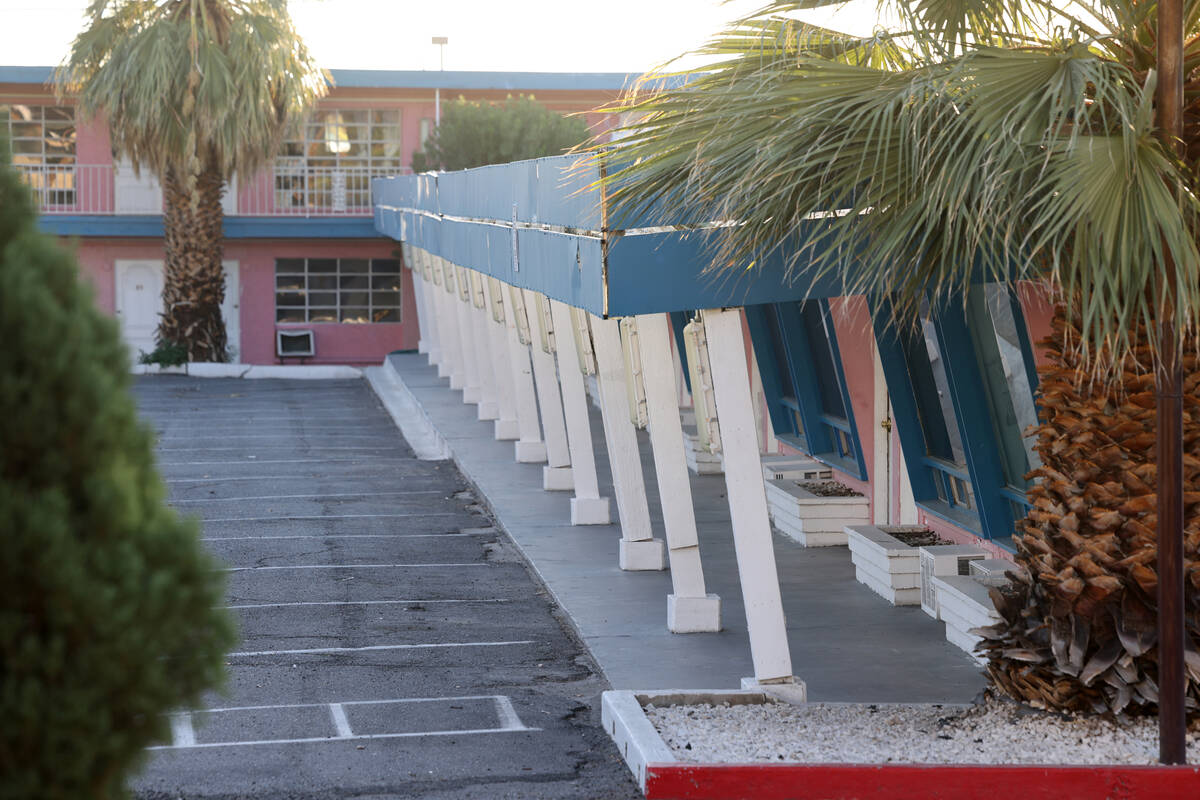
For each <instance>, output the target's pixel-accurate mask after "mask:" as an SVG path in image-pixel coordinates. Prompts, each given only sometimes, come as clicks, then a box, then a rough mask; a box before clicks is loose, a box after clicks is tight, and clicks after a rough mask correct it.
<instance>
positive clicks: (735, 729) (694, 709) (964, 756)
mask: <svg viewBox="0 0 1200 800" xmlns="http://www.w3.org/2000/svg"><path fill="white" fill-rule="evenodd" d="M646 716H647V717H649V719H650V721H651V722H652V723H653V724H654V726H655V727H656V728H658V731H659V733H660V734H661V736H662V738H663V740H664V741H665V742H666V743H667V745H668V746H670V748H671V750H672V751H673V752H674V753H675V756H676V757H677V758H679V759H680V760H681V761H693V762H705V763H748V762H757V761H771V762H775V763H779V762H781V761H793V762H797V761H798V762H804V763H837V762H840V763H850V764H881V763H888V762H892V763H921V764H1154V763H1157V761H1158V720H1157V719H1156V718H1154V717H1143V718H1138V719H1132V720H1125V721H1122V722H1109V721H1105V720H1100V719H1087V718H1084V717H1066V716H1060V715H1057V714H1050V713H1045V712H1040V711H1034V710H1032V709H1026V708H1023V707H1020V706H1017V705H1016V704H1014V703H1010V702H1007V701H999V700H990V701H988V702H987V703H985V704H983V705H978V706H973V707H970V708H962V707H961V706H931V705H889V704H862V705H859V704H851V703H829V704H825V703H809V704H807V705H790V704H787V703H766V704H761V705H733V706H731V705H720V706H712V705H689V706H667V707H663V708H655V707H654V706H653V705H650V706H648V707H647V708H646ZM1187 752H1188V762H1189V763H1191V764H1195V763H1197V762H1200V723H1194V724H1193V725H1192V726H1191V728H1190V729H1189V732H1188V750H1187Z"/></svg>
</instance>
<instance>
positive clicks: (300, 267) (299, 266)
mask: <svg viewBox="0 0 1200 800" xmlns="http://www.w3.org/2000/svg"><path fill="white" fill-rule="evenodd" d="M284 273H300V274H303V273H304V259H303V258H277V259H275V274H276V275H280V274H284Z"/></svg>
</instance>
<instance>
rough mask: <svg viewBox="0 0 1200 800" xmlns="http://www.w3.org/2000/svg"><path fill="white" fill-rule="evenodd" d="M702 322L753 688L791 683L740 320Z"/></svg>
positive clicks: (718, 313)
mask: <svg viewBox="0 0 1200 800" xmlns="http://www.w3.org/2000/svg"><path fill="white" fill-rule="evenodd" d="M703 319H704V327H705V333H706V338H707V340H708V356H709V361H710V362H711V363H710V366H711V367H712V380H713V393H714V394H715V395H716V404H717V416H718V418H719V419H720V421H721V446H722V448H723V449H724V453H725V487H726V494H727V495H728V497H729V516H730V521H731V523H732V527H733V544H734V551H735V553H736V556H737V564H738V577H739V579H740V580H741V584H742V600H743V602H744V604H745V606H746V627H747V628H748V629H749V633H750V656H751V658H752V660H753V661H754V679H753V680H752V681H751V682H752V683H753V682H757V683H758V684H790V683H796V679H795V677H794V676H793V675H792V658H791V654H790V652H789V649H788V640H787V627H786V625H785V623H784V617H783V600H782V597H781V596H780V591H779V573H778V571H777V570H776V567H775V550H774V547H773V543H772V541H771V522H770V519H769V517H768V515H767V496H766V490H765V488H764V487H763V475H762V463H761V461H760V459H759V454H758V437H756V436H755V435H754V409H753V408H752V407H751V400H750V375H749V373H748V372H747V370H746V346H745V340H744V338H743V336H742V317H741V313H740V312H739V311H738V310H737V309H733V310H726V309H720V310H706V311H704V312H703ZM744 683H745V682H744Z"/></svg>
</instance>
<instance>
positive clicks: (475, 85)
mask: <svg viewBox="0 0 1200 800" xmlns="http://www.w3.org/2000/svg"><path fill="white" fill-rule="evenodd" d="M329 73H330V74H331V75H332V76H333V82H334V85H335V86H337V87H340V88H348V89H452V90H453V89H458V90H462V91H481V90H487V89H495V90H501V91H523V92H537V91H580V90H586V91H610V92H617V91H620V90H621V89H624V88H625V87H627V86H632V85H633V83H634V81H636V80H637V79H638V78H639V77H640V75H639V73H636V72H478V71H464V70H446V71H441V70H439V71H433V70H392V69H331V70H329ZM53 75H54V67H14V66H0V83H38V84H41V83H45V82H46V81H48V80H50V78H51V77H52V76H53Z"/></svg>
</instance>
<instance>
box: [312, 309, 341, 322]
mask: <svg viewBox="0 0 1200 800" xmlns="http://www.w3.org/2000/svg"><path fill="white" fill-rule="evenodd" d="M308 321H309V322H337V309H333V308H314V309H312V310H311V311H309V312H308Z"/></svg>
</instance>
